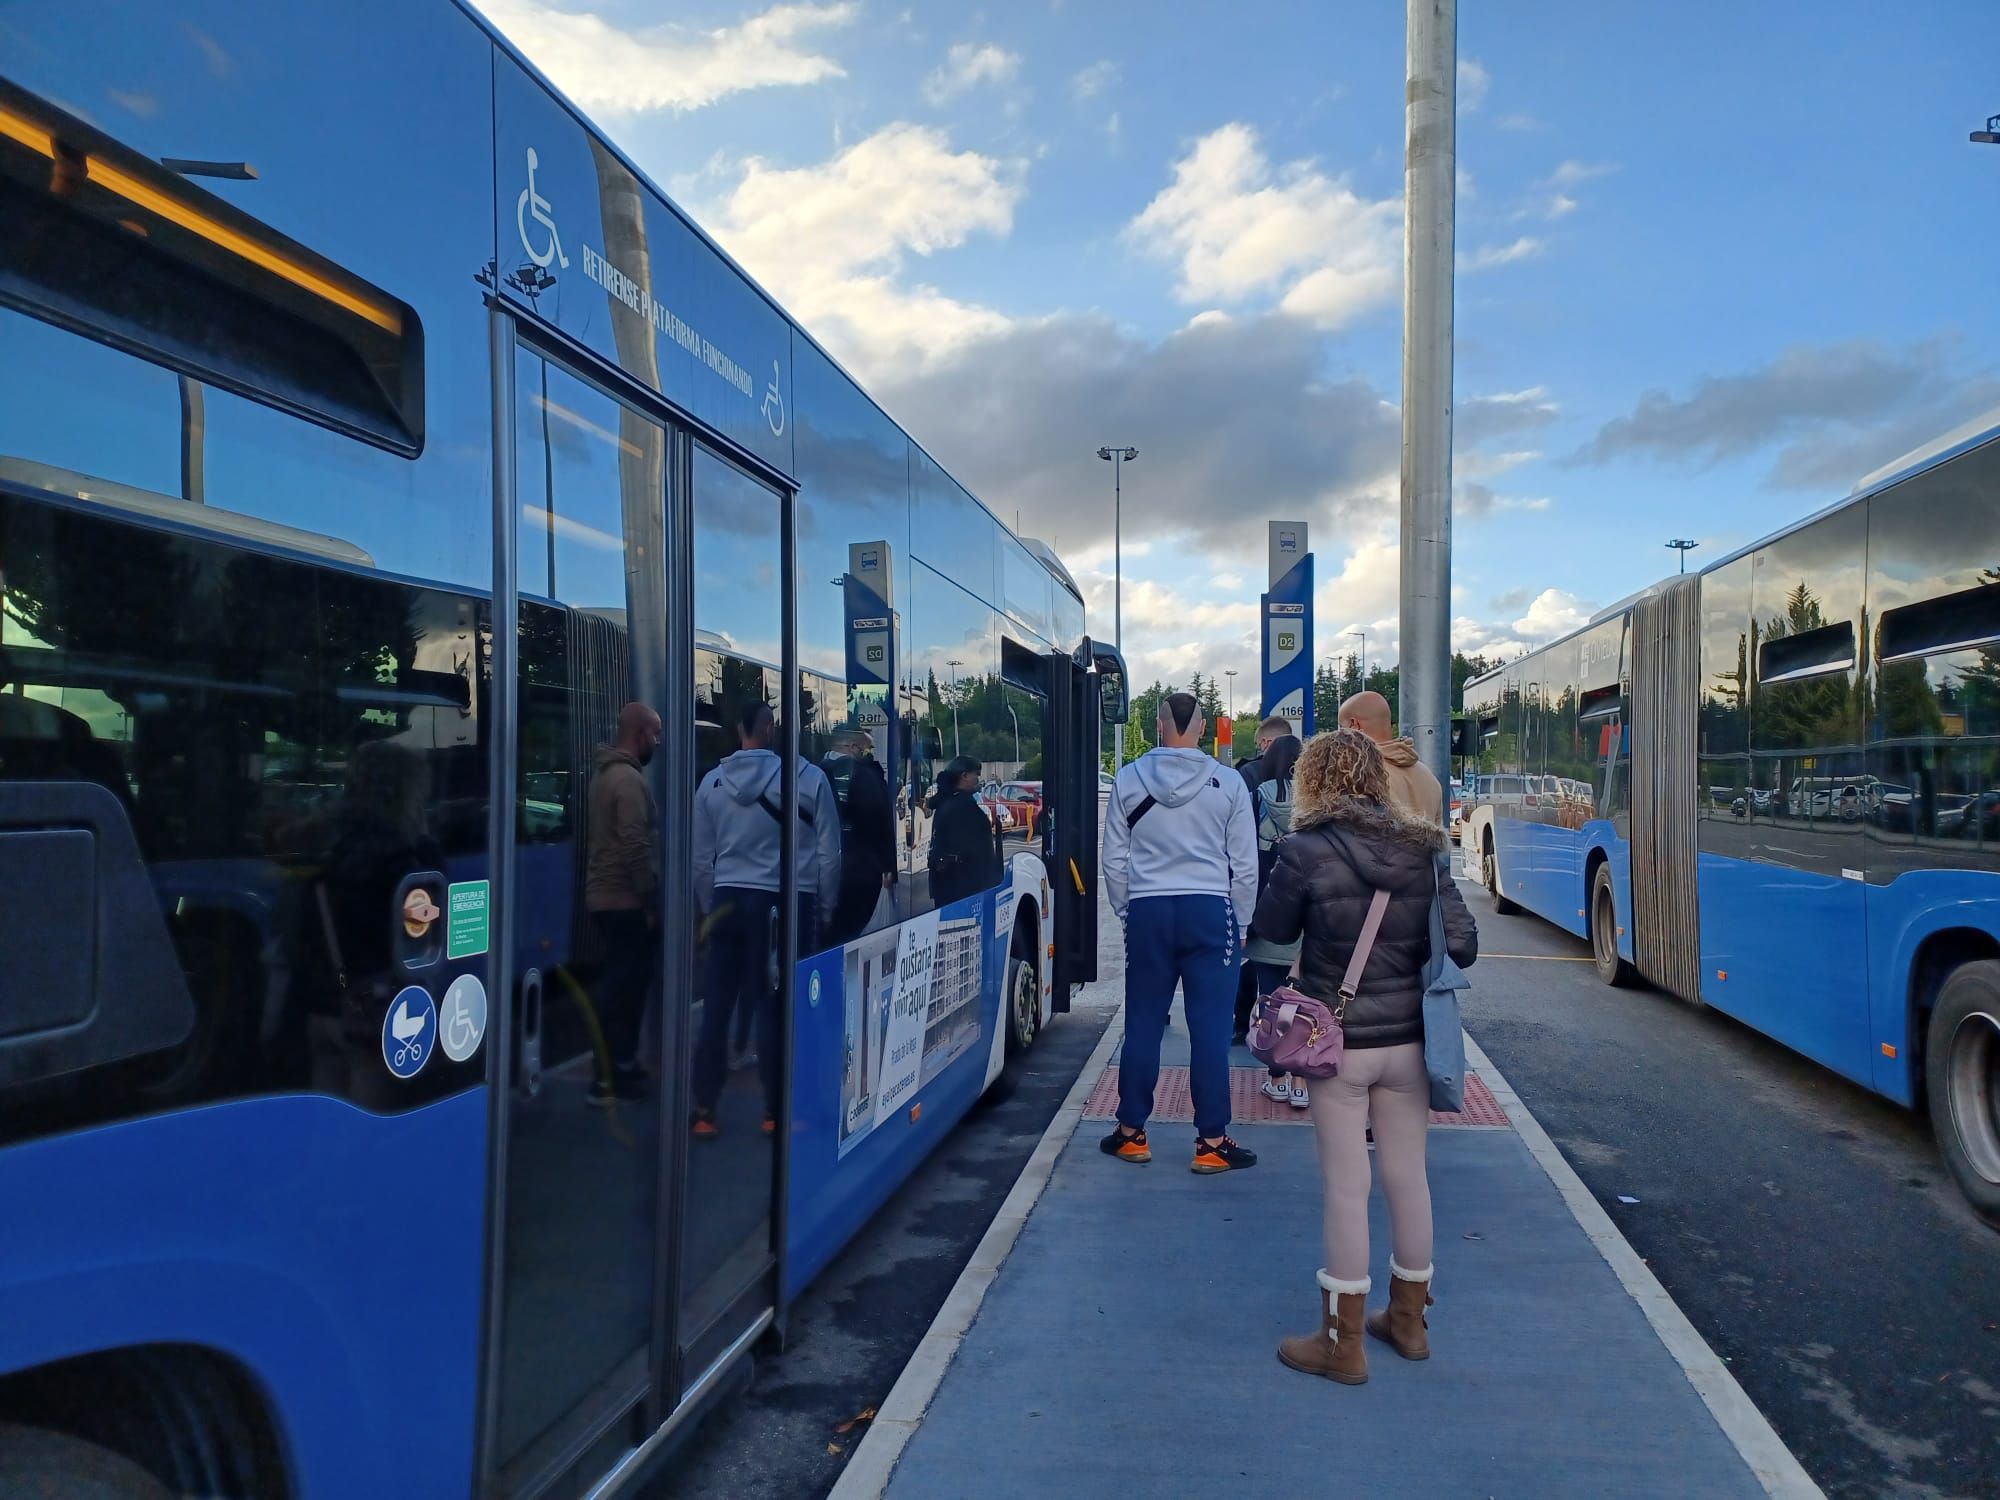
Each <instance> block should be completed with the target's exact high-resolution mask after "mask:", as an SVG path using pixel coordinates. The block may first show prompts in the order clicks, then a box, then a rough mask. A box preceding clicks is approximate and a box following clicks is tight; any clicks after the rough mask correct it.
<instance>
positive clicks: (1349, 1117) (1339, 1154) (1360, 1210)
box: [1306, 1042, 1431, 1281]
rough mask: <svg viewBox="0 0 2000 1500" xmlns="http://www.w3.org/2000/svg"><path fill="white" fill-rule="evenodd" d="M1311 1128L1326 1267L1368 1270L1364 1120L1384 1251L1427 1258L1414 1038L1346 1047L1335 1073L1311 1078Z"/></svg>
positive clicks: (1419, 1072) (1423, 1087) (1354, 1274)
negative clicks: (1382, 1207)
mask: <svg viewBox="0 0 2000 1500" xmlns="http://www.w3.org/2000/svg"><path fill="white" fill-rule="evenodd" d="M1306 1087H1307V1091H1308V1093H1309V1094H1310V1095H1311V1097H1312V1118H1313V1128H1314V1129H1315V1130H1316V1131H1317V1132H1318V1135H1319V1169H1320V1175H1321V1176H1323V1177H1324V1178H1325V1179H1326V1271H1327V1274H1328V1275H1329V1276H1332V1277H1334V1278H1335V1279H1336V1280H1340V1281H1360V1280H1363V1279H1364V1278H1366V1277H1367V1275H1368V1126H1369V1123H1370V1121H1371V1120H1372V1121H1373V1123H1374V1126H1375V1161H1376V1164H1377V1165H1378V1166H1379V1167H1381V1169H1382V1196H1383V1197H1384V1198H1386V1199H1388V1200H1389V1236H1390V1253H1391V1254H1392V1255H1393V1256H1394V1258H1395V1261H1396V1264H1397V1265H1399V1266H1401V1267H1402V1268H1403V1269H1405V1270H1407V1271H1423V1270H1427V1269H1429V1267H1430V1263H1431V1186H1430V1181H1429V1179H1428V1178H1426V1177H1425V1175H1424V1136H1425V1133H1426V1132H1427V1131H1428V1130H1429V1129H1430V1120H1431V1115H1430V1108H1431V1086H1430V1079H1429V1077H1428V1075H1427V1074H1426V1073H1425V1071H1424V1049H1423V1044H1422V1043H1420V1042H1410V1043H1407V1044H1406V1045H1404V1046H1401V1047H1367V1048H1363V1049H1361V1050H1359V1051H1354V1052H1349V1053H1348V1054H1347V1056H1346V1057H1345V1059H1343V1060H1342V1062H1341V1065H1340V1076H1339V1077H1338V1078H1315V1079H1312V1080H1311V1081H1310V1082H1309V1083H1308V1084H1307V1085H1306Z"/></svg>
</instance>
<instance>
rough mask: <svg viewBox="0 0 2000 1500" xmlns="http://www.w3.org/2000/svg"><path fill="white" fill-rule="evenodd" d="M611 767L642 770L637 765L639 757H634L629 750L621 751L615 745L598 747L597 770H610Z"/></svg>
mask: <svg viewBox="0 0 2000 1500" xmlns="http://www.w3.org/2000/svg"><path fill="white" fill-rule="evenodd" d="M612 766H630V767H631V768H632V769H633V770H635V771H639V770H643V769H644V767H642V766H641V765H640V764H639V757H638V756H636V755H634V754H633V753H632V752H631V751H630V750H621V749H620V748H619V747H618V746H616V745H599V746H598V747H597V769H598V770H600V771H604V770H608V769H610V768H611V767H612Z"/></svg>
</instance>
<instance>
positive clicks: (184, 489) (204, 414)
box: [160, 156, 257, 505]
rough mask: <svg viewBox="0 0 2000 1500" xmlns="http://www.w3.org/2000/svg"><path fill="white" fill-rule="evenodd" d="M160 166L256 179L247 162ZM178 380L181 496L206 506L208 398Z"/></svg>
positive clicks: (178, 161) (167, 162)
mask: <svg viewBox="0 0 2000 1500" xmlns="http://www.w3.org/2000/svg"><path fill="white" fill-rule="evenodd" d="M160 165H161V166H163V167H165V168H166V169H167V170H168V171H169V172H178V173H179V174H180V175H181V176H183V177H226V178H228V179H230V180H231V181H233V182H255V181H256V180H257V169H256V168H255V167H253V166H251V165H250V163H249V162H247V161H196V160H194V159H193V158H192V157H186V156H163V157H161V158H160ZM178 379H179V383H180V393H181V499H183V500H186V501H188V502H189V503H190V504H193V505H206V504H207V503H208V480H207V477H206V470H207V462H206V453H207V448H208V401H207V398H206V396H205V394H204V392H203V389H202V384H201V382H200V381H199V380H196V379H195V378H194V377H193V376H192V375H182V376H179V377H178Z"/></svg>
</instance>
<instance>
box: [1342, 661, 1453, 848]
mask: <svg viewBox="0 0 2000 1500" xmlns="http://www.w3.org/2000/svg"><path fill="white" fill-rule="evenodd" d="M1338 719H1339V727H1340V728H1342V729H1358V730H1360V731H1361V732H1362V733H1363V734H1365V735H1367V736H1368V738H1369V739H1371V740H1373V741H1374V742H1375V743H1376V744H1378V745H1380V746H1381V747H1382V759H1383V760H1384V761H1386V762H1387V763H1388V769H1389V801H1390V802H1391V803H1392V804H1393V805H1395V806H1396V807H1399V808H1401V809H1402V810H1403V811H1404V812H1406V813H1408V814H1409V815H1410V816H1411V817H1413V818H1419V819H1421V820H1423V821H1424V822H1426V823H1436V824H1437V825H1438V826H1439V827H1440V828H1442V827H1443V826H1444V788H1443V787H1441V786H1439V785H1438V779H1437V777H1435V776H1433V775H1432V774H1431V770H1430V767H1429V766H1426V765H1425V764H1424V763H1423V762H1422V761H1420V760H1418V759H1417V747H1416V746H1415V745H1413V744H1411V743H1410V742H1409V741H1408V740H1399V739H1397V738H1396V737H1395V731H1394V729H1393V728H1392V727H1391V725H1390V722H1389V700H1388V699H1387V698H1384V697H1383V696H1382V695H1381V694H1380V693H1356V694H1355V695H1354V696H1353V697H1352V698H1349V699H1348V700H1347V701H1346V702H1345V703H1343V704H1341V705H1340V713H1339V715H1338Z"/></svg>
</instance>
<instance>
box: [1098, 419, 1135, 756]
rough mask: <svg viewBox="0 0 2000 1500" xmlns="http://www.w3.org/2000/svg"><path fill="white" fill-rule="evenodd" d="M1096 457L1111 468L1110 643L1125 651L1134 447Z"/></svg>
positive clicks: (1121, 739) (1121, 740) (1121, 738)
mask: <svg viewBox="0 0 2000 1500" xmlns="http://www.w3.org/2000/svg"><path fill="white" fill-rule="evenodd" d="M1097 456H1098V457H1099V458H1101V459H1103V460H1104V461H1105V462H1106V463H1108V464H1110V465H1111V644H1112V645H1114V646H1116V647H1117V648H1118V651H1119V654H1120V655H1121V656H1122V655H1123V654H1124V651H1125V562H1124V549H1125V541H1124V511H1125V500H1124V493H1123V487H1122V486H1123V476H1122V474H1121V472H1120V471H1121V469H1122V467H1123V466H1124V465H1125V464H1129V463H1131V462H1132V461H1133V460H1134V459H1136V458H1138V456H1139V450H1138V449H1137V448H1099V449H1098V450H1097ZM1116 764H1118V765H1121V766H1122V765H1124V764H1125V733H1124V731H1123V730H1122V729H1121V730H1120V731H1119V733H1118V757H1117V761H1116Z"/></svg>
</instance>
